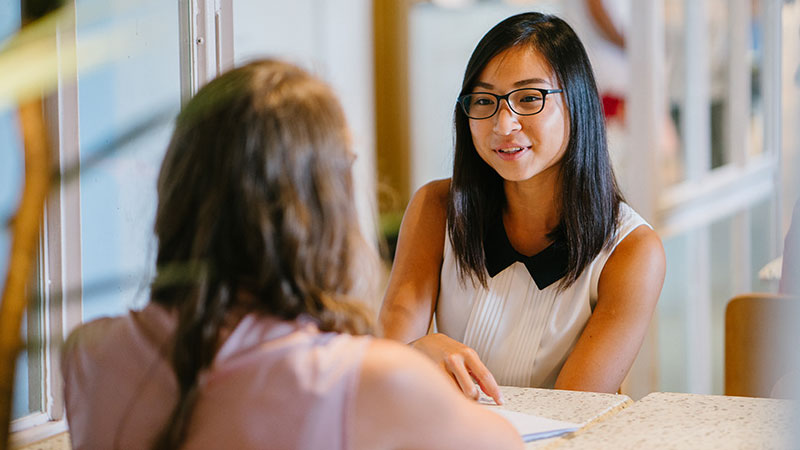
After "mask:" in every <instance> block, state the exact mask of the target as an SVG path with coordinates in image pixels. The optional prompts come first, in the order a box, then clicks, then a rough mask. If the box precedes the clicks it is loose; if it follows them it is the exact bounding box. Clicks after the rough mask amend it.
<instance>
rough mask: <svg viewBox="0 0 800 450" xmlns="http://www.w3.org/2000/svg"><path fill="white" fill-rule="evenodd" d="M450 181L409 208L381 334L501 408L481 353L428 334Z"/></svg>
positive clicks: (429, 187)
mask: <svg viewBox="0 0 800 450" xmlns="http://www.w3.org/2000/svg"><path fill="white" fill-rule="evenodd" d="M449 189H450V180H439V181H434V182H431V183H428V184H426V185H425V186H423V187H422V188H420V189H419V191H417V193H416V194H415V195H414V197H413V198H412V199H411V202H410V203H409V205H408V208H407V209H406V213H405V215H404V216H403V223H402V224H401V225H400V235H399V236H398V241H397V253H396V254H395V260H394V265H393V266H392V274H391V276H390V278H389V285H388V287H387V289H386V296H385V297H384V300H383V306H382V307H381V313H380V323H381V327H382V328H383V335H384V336H385V337H387V338H389V339H394V340H397V341H400V342H403V343H412V345H413V347H414V348H415V349H417V350H419V351H421V352H422V353H424V354H425V355H427V356H428V357H429V358H430V359H431V360H432V361H434V362H435V363H437V364H438V365H439V367H440V368H441V369H442V370H443V371H444V372H445V373H448V374H450V376H451V377H452V379H453V382H454V383H456V385H457V386H459V387H460V388H461V390H462V392H464V394H465V395H467V396H468V397H471V398H474V399H477V398H478V394H479V392H478V389H476V388H475V384H474V382H473V379H474V380H475V381H477V382H478V384H479V385H480V387H481V389H483V391H484V392H486V394H488V395H489V396H491V397H492V398H494V400H495V401H496V402H497V403H498V404H500V403H502V402H503V400H502V397H501V395H500V389H499V387H498V386H497V382H496V381H495V379H494V377H493V376H492V374H491V372H489V369H487V368H486V366H485V365H484V364H483V363H482V362H481V360H480V358H478V355H477V353H475V351H474V350H473V349H471V348H469V347H467V346H466V345H464V344H462V343H460V342H458V341H455V340H453V339H451V338H450V337H448V336H446V335H444V334H441V333H436V334H431V335H426V333H427V332H428V328H429V327H430V324H431V318H432V317H433V311H434V309H435V308H436V299H437V298H438V297H439V275H440V273H441V270H442V260H443V254H444V239H445V227H446V223H447V196H448V192H449Z"/></svg>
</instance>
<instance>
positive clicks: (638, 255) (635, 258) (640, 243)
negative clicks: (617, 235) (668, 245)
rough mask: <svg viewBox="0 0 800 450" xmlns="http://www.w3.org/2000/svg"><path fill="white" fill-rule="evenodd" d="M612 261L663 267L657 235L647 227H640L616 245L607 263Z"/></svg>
mask: <svg viewBox="0 0 800 450" xmlns="http://www.w3.org/2000/svg"><path fill="white" fill-rule="evenodd" d="M612 260H614V261H615V262H617V263H620V264H626V263H627V264H630V263H635V264H640V263H644V264H656V265H661V266H663V265H665V261H664V246H663V245H662V244H661V238H660V237H659V236H658V233H656V232H655V231H653V229H652V228H650V227H648V226H647V225H640V226H639V227H637V228H636V229H635V230H633V231H631V232H630V233H629V234H628V235H627V236H625V238H624V239H623V240H622V241H621V242H620V243H619V244H618V245H617V248H616V249H614V252H613V253H612V254H611V257H610V258H609V262H610V263H611V262H612ZM623 260H624V261H623ZM627 264H626V265H627Z"/></svg>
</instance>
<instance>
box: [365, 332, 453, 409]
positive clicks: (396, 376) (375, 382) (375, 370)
mask: <svg viewBox="0 0 800 450" xmlns="http://www.w3.org/2000/svg"><path fill="white" fill-rule="evenodd" d="M430 376H433V377H436V378H439V377H442V378H443V375H442V374H440V373H438V371H437V370H436V368H435V366H434V365H433V363H432V362H431V361H429V360H427V359H426V358H425V357H424V356H422V355H420V354H419V352H417V351H415V350H413V349H411V348H409V347H408V346H406V345H403V344H400V343H398V342H395V341H391V340H386V339H374V340H372V342H370V344H369V347H368V348H367V351H366V354H365V355H364V360H363V362H362V366H361V382H362V386H361V388H360V389H362V390H367V391H374V392H382V393H384V394H388V395H389V396H394V395H395V394H399V395H405V394H409V392H408V391H409V389H410V388H414V387H417V388H419V387H420V386H418V384H419V383H422V384H423V385H427V384H428V381H429V379H428V377H430ZM434 384H436V383H434ZM421 387H422V388H423V389H424V388H425V386H421ZM418 391H419V389H413V392H411V395H414V394H415V393H417V392H418Z"/></svg>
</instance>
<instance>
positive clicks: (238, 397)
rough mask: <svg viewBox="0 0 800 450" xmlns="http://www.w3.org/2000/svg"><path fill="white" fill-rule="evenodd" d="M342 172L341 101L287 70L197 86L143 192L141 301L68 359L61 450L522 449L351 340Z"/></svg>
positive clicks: (359, 283)
mask: <svg viewBox="0 0 800 450" xmlns="http://www.w3.org/2000/svg"><path fill="white" fill-rule="evenodd" d="M352 161H353V155H352V153H351V151H350V148H349V139H348V131H347V127H346V125H345V120H344V113H343V111H342V109H341V107H340V106H339V103H338V101H337V100H336V98H335V97H334V96H333V94H332V93H331V91H330V90H329V89H328V88H327V87H326V86H325V85H324V84H323V83H322V82H320V81H318V80H317V79H315V78H313V77H311V76H310V75H308V74H307V73H306V72H304V71H302V70H300V69H299V68H297V67H295V66H292V65H289V64H285V63H280V62H276V61H257V62H253V63H251V64H248V65H246V66H243V67H240V68H237V69H234V70H233V71H230V72H228V73H226V74H224V75H222V76H220V77H219V78H217V79H215V80H213V81H211V82H210V83H209V84H208V85H206V86H205V87H203V88H202V89H200V91H199V92H198V93H197V95H196V96H195V97H194V98H193V99H192V100H191V101H190V102H189V103H188V104H187V106H186V107H185V108H184V110H183V111H182V112H181V114H180V115H179V116H178V118H177V120H176V127H175V132H174V134H173V136H172V140H171V142H170V145H169V148H168V149H167V153H166V156H165V158H164V162H163V165H162V167H161V172H160V175H159V178H158V208H157V212H156V224H155V233H156V236H157V237H158V253H157V264H158V272H157V276H156V279H155V280H154V282H153V284H152V289H151V302H150V304H149V305H147V306H146V307H145V308H144V309H143V310H141V311H132V312H130V313H129V314H127V315H125V316H123V317H116V318H104V319H99V320H96V321H93V322H90V323H87V324H85V325H83V326H81V327H80V328H78V329H77V330H76V331H75V332H73V333H72V335H71V336H70V338H69V340H68V342H67V344H66V346H65V349H64V352H63V356H62V365H63V374H64V384H65V400H66V404H67V417H68V420H69V426H70V436H71V439H72V444H73V445H72V446H73V448H103V449H105V448H125V449H139V448H141V449H154V448H159V449H175V448H231V449H247V448H270V449H396V448H403V449H407V448H452V449H462V448H473V449H486V448H521V447H522V440H521V439H520V436H519V434H518V433H517V432H516V430H515V429H514V428H513V427H512V426H511V424H509V423H508V422H506V421H505V420H504V419H502V417H500V416H499V415H496V414H495V413H494V412H491V411H489V410H487V409H485V408H483V407H481V406H480V405H477V404H474V403H472V402H470V401H468V400H467V399H466V398H464V397H463V396H462V395H460V394H459V392H458V390H457V389H455V388H454V387H453V386H451V385H450V384H449V383H448V381H447V378H446V377H445V376H444V375H443V374H441V373H440V372H438V371H437V370H436V368H435V366H434V365H433V364H431V362H430V361H428V360H427V359H426V358H424V357H423V356H421V355H419V354H418V353H417V352H414V351H413V350H410V349H408V348H406V347H405V346H402V345H399V344H397V343H395V342H389V341H384V340H380V339H373V338H370V337H367V336H357V335H363V334H365V333H368V332H369V331H370V328H371V326H370V322H371V320H370V317H369V316H368V315H367V313H366V311H365V310H364V307H363V306H361V305H360V303H358V302H356V301H353V300H354V299H355V298H357V297H360V296H361V295H365V294H369V293H370V291H369V290H366V291H365V290H364V289H363V288H364V286H363V282H364V281H365V280H369V279H370V278H369V276H365V274H367V275H368V274H370V273H371V272H370V271H369V270H368V269H369V268H370V267H372V268H375V267H376V266H377V264H374V263H375V262H376V261H377V257H374V254H373V252H371V251H370V250H369V247H368V246H367V245H366V244H365V242H364V239H363V237H362V236H361V234H360V232H359V227H358V224H357V221H356V212H355V208H354V206H353V205H354V202H353V188H352V177H351V164H352ZM389 405H391V406H389Z"/></svg>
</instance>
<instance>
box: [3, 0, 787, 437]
mask: <svg viewBox="0 0 800 450" xmlns="http://www.w3.org/2000/svg"><path fill="white" fill-rule="evenodd" d="M64 3H65V6H64V7H63V8H62V9H61V10H59V11H58V12H57V13H56V19H55V20H53V21H52V23H50V25H48V27H49V28H47V27H45V31H42V32H41V33H40V35H41V36H39V37H36V39H39V41H35V42H34V44H36V42H39V44H41V45H38V46H37V45H33V44H31V43H30V42H27V41H24V42H20V39H21V38H22V37H24V36H23V35H22V34H20V33H19V32H20V29H21V27H22V23H23V20H22V13H21V11H22V10H21V4H22V2H21V1H19V0H0V218H2V219H3V220H4V227H3V228H2V230H0V273H5V272H6V269H7V268H8V260H7V259H8V258H7V255H8V252H9V234H10V233H9V226H8V224H9V223H10V220H11V217H12V216H13V214H14V211H15V210H16V208H17V205H18V202H19V197H20V192H21V184H22V182H23V151H22V146H23V141H22V137H21V134H20V123H19V117H18V114H17V109H16V106H15V105H16V101H17V100H18V97H19V95H21V94H19V93H20V92H22V91H24V90H25V89H28V90H30V89H33V90H34V91H35V93H37V95H38V93H41V95H43V97H44V107H43V110H44V111H43V112H44V116H45V118H46V119H47V124H48V135H49V138H50V143H51V146H52V147H53V160H54V165H55V168H54V170H55V171H56V172H57V173H61V174H62V175H65V174H67V175H69V176H62V177H61V178H60V179H58V180H57V182H56V183H55V184H54V186H53V187H52V189H51V190H50V196H49V198H48V200H47V204H46V208H45V216H44V219H43V221H42V224H41V227H40V236H41V237H40V239H39V245H38V254H37V263H36V270H35V275H34V279H32V280H31V282H30V285H29V286H30V287H29V291H30V298H31V299H32V300H31V302H30V305H29V308H28V310H27V314H26V319H25V323H24V326H23V330H22V332H23V336H24V338H25V340H26V342H27V347H26V349H25V351H23V352H22V354H21V356H20V359H19V360H18V362H17V371H16V379H15V384H14V386H15V389H14V401H13V410H12V419H13V422H12V432H15V434H16V436H21V435H24V434H25V433H29V434H35V433H40V434H41V433H45V434H46V433H48V431H46V430H47V429H48V427H49V429H50V430H51V431H50V432H53V431H52V430H58V429H61V430H63V429H64V424H63V421H61V418H62V415H63V401H62V399H61V394H60V389H61V385H60V378H59V374H58V346H59V345H60V343H61V342H62V341H63V339H64V337H65V336H66V335H67V334H68V332H69V330H71V329H72V328H73V327H74V326H75V325H76V324H78V323H80V322H83V321H87V320H91V319H93V318H96V317H100V316H103V315H110V314H117V313H121V312H123V311H125V310H126V309H128V308H137V307H140V306H142V305H143V304H144V303H145V302H146V301H147V298H148V283H149V281H150V276H151V274H152V272H153V262H154V259H155V241H154V237H153V234H152V224H153V218H154V213H155V206H156V192H155V179H156V176H157V173H158V169H159V166H160V162H161V158H162V156H163V153H164V151H165V148H166V145H167V140H168V139H169V133H170V131H171V126H172V124H171V118H172V117H173V116H174V114H176V113H177V111H178V110H179V109H180V107H181V104H182V103H183V102H185V101H186V99H188V98H189V97H190V96H191V95H192V94H193V93H194V92H196V90H197V89H198V88H199V87H200V86H202V85H203V84H204V83H206V82H207V81H208V80H210V79H211V78H213V77H214V76H215V75H216V74H218V73H219V72H221V71H223V70H225V69H227V68H230V67H232V66H236V65H240V64H242V63H244V62H246V61H248V60H251V59H254V58H259V57H278V58H283V59H286V60H289V61H292V62H295V63H298V64H300V65H302V66H303V67H305V68H307V69H309V70H310V71H312V72H313V73H315V74H317V75H319V76H320V77H322V78H323V79H325V80H327V81H328V82H329V83H330V84H331V85H332V86H333V88H334V89H335V91H336V92H337V93H338V95H339V97H340V99H341V101H342V103H343V105H344V108H345V110H346V113H347V116H348V119H349V123H350V126H351V128H352V134H353V137H354V146H355V151H356V153H357V154H358V159H357V162H356V166H355V168H354V170H355V171H356V179H357V197H358V198H357V201H358V204H359V208H360V211H361V224H360V226H361V227H362V228H363V229H364V230H365V231H366V232H368V233H371V234H373V235H376V246H378V247H379V248H380V249H381V251H382V253H383V255H384V257H385V259H386V261H387V266H388V264H390V260H391V256H392V245H393V242H394V240H395V239H396V233H397V229H398V227H399V221H400V218H401V217H402V213H403V211H404V208H405V206H406V203H407V202H408V200H409V198H410V195H411V194H412V193H413V192H414V191H415V190H416V189H417V188H418V187H420V186H421V185H422V184H424V183H426V182H428V181H431V180H433V179H437V178H445V177H448V176H450V172H451V170H452V167H451V164H452V114H453V107H454V104H455V98H456V96H457V94H458V92H459V90H460V84H461V78H462V75H463V70H464V68H465V66H466V62H467V60H468V58H469V55H470V52H471V50H472V49H473V47H474V46H475V44H476V43H477V42H478V40H479V39H480V37H481V36H482V35H483V34H484V33H485V32H486V31H487V30H488V29H489V28H490V27H491V26H492V25H494V24H495V23H497V22H498V21H499V20H501V19H503V18H505V17H507V16H509V15H512V14H515V13H518V12H523V11H530V10H536V11H544V12H550V13H554V14H557V15H560V16H562V17H563V18H565V19H566V20H567V21H568V22H569V23H570V24H571V25H573V27H574V28H575V29H576V31H577V32H578V34H579V35H580V36H581V37H582V39H583V40H584V44H585V45H586V47H587V50H588V51H589V54H590V57H591V59H592V62H593V65H594V69H595V72H596V74H597V79H598V85H599V90H600V93H601V96H602V97H603V104H604V106H605V112H606V119H607V123H608V127H609V141H610V149H611V153H612V160H613V162H614V166H615V169H616V173H617V177H618V179H619V181H620V183H621V185H622V188H623V192H624V194H625V196H626V197H627V199H628V201H629V203H631V204H632V205H633V206H634V208H636V209H637V210H638V211H639V212H640V213H641V214H642V215H643V216H644V217H645V218H646V219H647V220H648V221H649V222H650V223H651V224H653V226H654V227H655V229H656V231H657V232H658V233H659V234H660V236H661V238H662V240H663V242H664V247H665V250H666V254H667V275H666V281H665V285H664V289H663V292H662V295H661V299H660V301H659V304H658V309H657V312H656V315H655V317H654V319H653V323H652V326H651V331H650V334H649V336H648V338H647V340H646V342H645V344H644V346H643V348H642V350H641V352H640V355H639V358H638V359H637V362H636V364H635V365H634V368H633V370H632V372H631V374H630V376H629V377H628V380H626V384H625V386H624V392H625V393H627V394H628V395H631V397H634V398H639V397H641V396H643V395H645V394H646V393H648V392H652V391H675V392H694V393H704V394H721V393H723V390H724V373H723V361H724V311H725V306H726V304H727V302H728V300H730V299H731V297H733V296H734V295H737V294H741V293H745V292H753V291H755V292H776V291H777V288H778V280H779V278H780V276H781V273H780V272H781V260H780V258H781V256H782V252H783V242H784V237H785V235H786V232H787V229H788V227H789V222H790V219H791V217H792V210H793V207H794V205H795V202H796V201H797V200H798V198H800V181H798V176H797V175H798V173H800V157H799V156H798V153H800V4H798V2H797V1H796V0H636V1H634V0H560V1H559V0H547V1H545V0H431V1H421V0H416V1H415V0H294V1H291V2H286V1H281V0H235V1H234V0H175V1H169V2H167V1H163V0H67V1H65V2H64ZM25 28H26V29H27V28H29V27H25ZM23 34H24V33H23ZM42 36H44V37H42ZM28 37H30V36H28ZM34 37H35V36H34ZM31 39H33V38H31ZM29 40H30V39H29ZM26 42H27V43H26ZM26 45H27V46H26ZM20 49H22V50H20ZM37 83H38V84H37ZM31 86H33V88H31ZM0 282H2V281H0ZM369 300H371V301H372V306H373V307H374V308H376V310H377V308H378V307H379V304H380V300H381V299H380V298H376V299H369ZM43 430H44V431H43ZM20 439H21V438H19V437H18V438H17V440H18V441H19V442H22V441H23V440H24V439H23V440H20Z"/></svg>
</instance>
